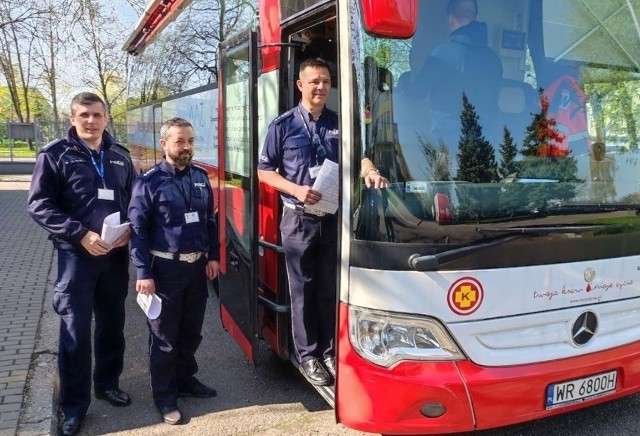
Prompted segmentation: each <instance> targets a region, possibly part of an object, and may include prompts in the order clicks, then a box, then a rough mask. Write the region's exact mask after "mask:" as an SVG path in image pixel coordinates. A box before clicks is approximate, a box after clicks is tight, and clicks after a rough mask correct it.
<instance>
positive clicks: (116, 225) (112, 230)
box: [100, 212, 129, 245]
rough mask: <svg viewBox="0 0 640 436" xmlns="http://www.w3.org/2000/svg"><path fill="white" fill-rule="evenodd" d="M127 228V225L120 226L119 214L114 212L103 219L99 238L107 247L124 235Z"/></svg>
mask: <svg viewBox="0 0 640 436" xmlns="http://www.w3.org/2000/svg"><path fill="white" fill-rule="evenodd" d="M128 228H129V223H122V224H120V212H114V213H112V214H111V215H108V216H107V217H105V219H104V221H103V222H102V234H101V235H100V237H101V238H102V239H103V240H104V241H105V242H106V243H107V244H109V245H111V244H113V243H114V242H116V241H117V240H118V238H119V237H120V236H122V235H124V234H125V233H126V231H127V229H128Z"/></svg>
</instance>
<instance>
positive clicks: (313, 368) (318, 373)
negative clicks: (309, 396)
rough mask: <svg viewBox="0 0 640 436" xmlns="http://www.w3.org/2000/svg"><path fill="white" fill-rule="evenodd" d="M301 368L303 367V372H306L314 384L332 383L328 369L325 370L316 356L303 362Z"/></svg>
mask: <svg viewBox="0 0 640 436" xmlns="http://www.w3.org/2000/svg"><path fill="white" fill-rule="evenodd" d="M300 368H301V369H302V374H304V376H305V377H306V378H307V380H309V382H310V383H311V384H312V385H316V386H328V385H329V384H331V377H329V374H328V373H327V371H325V369H324V368H323V367H322V365H320V362H319V361H318V359H316V358H315V357H314V358H313V359H311V360H307V361H306V362H302V363H301V364H300Z"/></svg>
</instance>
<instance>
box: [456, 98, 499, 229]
mask: <svg viewBox="0 0 640 436" xmlns="http://www.w3.org/2000/svg"><path fill="white" fill-rule="evenodd" d="M460 124H461V129H460V143H459V148H458V172H457V174H456V177H455V180H457V181H459V182H468V183H465V184H461V185H459V186H458V189H457V193H458V200H459V202H460V207H459V212H460V214H461V216H460V218H461V219H463V220H466V219H479V218H481V217H489V216H492V215H494V214H495V211H496V206H497V198H496V195H495V191H496V189H497V188H498V186H497V185H496V186H495V187H489V186H487V184H489V183H494V182H497V181H498V165H497V164H496V157H495V151H494V149H493V146H492V145H491V143H490V142H489V141H487V140H486V139H485V137H484V135H483V134H482V126H481V125H480V122H479V117H478V114H477V112H476V109H475V107H474V106H473V104H471V102H470V101H469V99H468V97H467V96H466V94H462V112H461V114H460Z"/></svg>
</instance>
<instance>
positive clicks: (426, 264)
mask: <svg viewBox="0 0 640 436" xmlns="http://www.w3.org/2000/svg"><path fill="white" fill-rule="evenodd" d="M623 227H625V226H624V225H623V224H593V225H584V226H566V225H557V226H537V227H535V226H533V227H482V228H476V231H477V232H478V233H485V234H486V233H494V234H509V235H511V236H505V237H502V238H497V239H492V240H491V241H487V242H482V243H479V244H474V245H468V246H465V247H460V248H454V249H452V250H447V251H442V252H440V253H436V254H427V255H421V254H418V253H416V254H412V255H411V256H409V259H408V260H409V266H410V267H411V268H413V269H415V270H416V271H436V270H437V269H438V268H439V267H440V264H443V263H446V262H451V261H452V260H456V259H460V258H463V257H465V256H468V255H470V254H472V253H474V252H476V251H482V250H486V249H488V248H491V247H494V246H496V245H501V244H505V243H508V242H511V241H513V240H514V239H518V238H520V237H522V236H523V235H532V236H534V235H535V236H540V235H547V234H550V233H586V232H597V231H601V230H611V229H616V228H623Z"/></svg>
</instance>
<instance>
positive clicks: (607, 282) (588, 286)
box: [125, 0, 640, 434]
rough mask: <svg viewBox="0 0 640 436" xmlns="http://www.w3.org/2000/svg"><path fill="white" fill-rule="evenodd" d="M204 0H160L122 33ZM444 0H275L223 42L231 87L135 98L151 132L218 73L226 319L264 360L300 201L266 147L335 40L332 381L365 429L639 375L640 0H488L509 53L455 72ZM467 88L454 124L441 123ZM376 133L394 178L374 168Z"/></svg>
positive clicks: (439, 419) (210, 156) (340, 415)
mask: <svg viewBox="0 0 640 436" xmlns="http://www.w3.org/2000/svg"><path fill="white" fill-rule="evenodd" d="M188 3H189V1H181V0H154V1H152V2H151V3H150V4H149V6H148V8H147V11H146V13H145V15H144V17H143V18H141V20H140V22H139V24H138V26H137V28H136V29H135V31H134V32H133V33H132V34H131V36H130V37H129V39H128V41H127V43H126V45H125V49H126V50H127V51H129V52H130V53H132V54H137V53H139V52H140V51H142V50H143V49H144V48H145V47H146V46H147V45H148V44H150V43H151V41H152V40H153V38H154V36H156V34H157V32H158V31H159V30H160V29H162V28H164V27H165V26H166V24H167V22H166V20H170V19H172V18H173V17H175V15H176V13H177V12H176V11H179V10H181V9H182V8H183V7H185V6H186V4H188ZM447 3H448V2H447V0H429V1H426V0H423V1H418V0H385V1H377V0H376V1H373V0H344V1H342V0H341V1H335V0H334V1H331V0H315V1H314V0H260V1H258V2H256V5H255V8H256V11H257V12H258V21H256V20H255V19H252V20H249V22H247V23H246V28H245V29H239V30H238V32H237V33H236V34H234V35H233V36H231V37H230V38H229V39H227V40H226V41H224V42H223V43H222V44H220V45H219V63H218V73H219V75H218V83H217V89H216V90H213V89H206V90H205V89H201V90H199V91H196V92H194V93H191V94H190V95H188V96H186V97H185V96H181V97H180V96H179V97H178V98H173V97H170V98H167V99H165V100H164V101H160V102H154V103H153V104H149V105H147V106H145V107H144V108H137V109H135V108H134V109H132V110H131V111H130V114H131V115H132V118H131V120H130V123H129V124H130V126H129V127H130V135H131V136H130V138H131V141H130V145H131V146H142V149H153V144H154V143H155V142H157V141H155V140H153V134H156V135H157V132H155V130H156V129H157V125H158V123H159V122H161V121H162V120H163V119H164V118H167V117H169V116H171V115H174V114H184V115H185V117H187V118H190V119H191V120H192V121H194V119H193V118H194V114H195V113H196V112H193V111H191V109H189V108H188V107H187V108H186V109H185V107H184V106H183V105H182V103H183V102H184V101H187V100H188V101H190V103H189V104H192V105H193V104H194V103H193V99H194V98H197V97H199V96H200V94H201V93H207V92H215V93H216V97H217V102H214V101H213V100H214V99H215V98H216V97H214V98H210V97H206V98H205V99H203V100H202V102H205V101H206V103H205V104H208V105H210V106H209V107H207V108H206V109H205V110H206V114H207V115H206V116H204V117H202V118H201V119H202V120H204V121H205V123H204V124H203V125H202V126H198V125H197V126H196V134H197V135H198V144H197V147H198V148H199V150H198V152H197V154H196V157H197V158H198V159H199V160H200V161H201V162H202V163H203V164H205V165H207V167H208V168H209V171H210V174H211V180H212V186H214V190H215V195H216V197H217V204H218V206H219V209H218V213H219V223H220V238H221V241H222V247H223V253H222V262H221V275H220V278H219V284H218V285H219V298H220V312H221V317H222V323H223V325H224V327H225V328H226V330H228V331H229V333H230V334H231V335H233V337H234V338H235V340H236V341H237V343H238V344H239V346H240V348H241V349H242V350H243V352H244V353H245V354H246V355H247V357H248V359H249V360H250V361H252V362H254V363H255V362H256V359H257V354H256V349H257V347H258V345H259V343H260V341H265V342H266V343H267V344H268V345H269V346H270V347H271V348H272V349H273V350H275V352H276V353H277V354H278V355H279V356H280V357H282V359H289V358H290V356H292V353H291V352H290V347H291V339H290V319H289V318H290V314H289V306H288V301H289V300H288V291H287V279H286V271H285V267H284V259H283V254H282V250H281V246H280V244H279V231H278V221H279V218H280V215H281V211H282V205H281V203H280V200H279V196H278V195H277V193H276V192H275V191H274V190H272V189H270V188H269V187H267V186H264V185H262V184H259V182H258V180H257V177H256V170H255V168H256V163H257V157H258V156H259V153H260V150H261V147H262V144H263V139H264V136H265V132H266V128H267V126H268V124H269V122H270V121H271V120H272V119H273V118H275V117H276V116H277V115H278V114H279V113H281V112H283V111H285V110H286V109H288V108H291V107H293V106H295V105H296V104H297V102H298V100H299V94H298V91H297V89H296V87H295V79H296V77H297V68H298V65H299V64H300V62H301V61H302V60H303V59H304V58H306V57H308V56H321V57H323V58H325V59H326V60H327V61H329V62H330V64H331V66H332V71H331V73H332V79H333V80H332V82H333V86H334V88H335V89H334V90H333V93H332V94H333V97H335V98H334V99H332V101H330V103H329V105H330V106H331V107H332V108H333V109H335V110H336V111H338V113H339V115H340V137H341V144H342V147H341V154H340V161H341V165H340V175H341V178H340V208H339V211H338V214H339V218H340V222H341V226H340V235H339V241H340V242H339V259H340V265H339V267H338V271H339V274H338V277H336V278H335V280H337V283H338V289H339V296H338V301H336V311H337V313H338V317H337V318H338V323H337V326H336V337H337V341H336V342H337V380H336V383H335V385H334V386H331V387H327V388H320V391H321V393H322V394H323V395H324V397H325V398H326V399H327V400H328V401H329V402H330V403H331V404H333V405H334V407H335V414H336V419H337V421H339V422H341V423H342V424H344V425H346V426H348V427H351V428H354V429H359V430H363V431H370V432H377V433H389V434H391V433H392V434H426V433H450V432H463V431H470V430H476V429H487V428H493V427H498V426H504V425H509V424H514V423H519V422H524V421H529V420H534V419H538V418H543V417H548V416H551V415H556V414H560V413H564V412H569V411H573V410H576V409H579V408H583V407H588V406H591V405H595V404H599V403H602V402H605V401H610V400H614V399H617V398H620V397H623V396H628V395H631V394H634V393H636V392H638V391H640V365H639V364H638V362H640V217H639V214H640V176H639V174H640V150H639V149H638V146H639V143H638V137H639V135H640V24H639V22H640V0H606V1H597V2H594V1H586V0H478V5H479V14H478V20H479V21H481V22H484V23H486V30H487V32H486V36H487V42H488V47H489V48H490V49H491V50H492V51H493V52H494V53H495V54H496V55H497V56H498V57H499V59H500V63H501V65H502V75H501V77H499V80H498V81H497V82H496V83H493V82H492V83H489V82H486V83H475V84H474V83H473V79H474V77H476V78H480V77H484V76H485V74H484V73H485V71H484V70H483V68H485V67H484V66H483V64H482V63H478V64H475V65H472V66H471V67H470V68H472V71H471V74H469V71H467V72H466V75H464V77H465V79H464V80H462V79H461V78H460V77H462V76H458V74H462V73H461V72H459V71H453V72H452V73H451V74H449V75H445V76H444V77H440V78H439V79H438V80H440V81H439V82H437V84H436V85H434V84H433V83H429V81H430V80H431V79H430V77H431V76H434V75H435V72H436V70H437V68H439V67H438V64H437V62H435V63H434V62H433V56H434V55H433V53H434V51H436V52H437V49H436V47H438V46H439V44H441V43H443V42H444V41H447V39H448V28H447V12H446V8H447ZM472 42H473V41H472ZM476 42H478V41H476ZM431 73H434V74H431ZM452 80H453V81H454V82H453V83H451V81H452ZM455 80H457V82H455ZM490 86H496V89H488V88H489V87H490ZM443 90H448V92H444V93H443V92H442V91H443ZM479 91H490V92H484V93H483V92H479ZM483 95H484V97H483ZM490 95H493V96H495V99H494V100H492V101H491V102H490V103H491V105H493V106H492V107H493V108H494V109H493V110H492V111H491V112H489V113H484V112H482V108H483V107H484V106H486V105H485V103H486V102H483V101H481V99H482V98H489V97H487V96H490ZM491 98H494V97H491ZM447 106H450V107H454V108H455V110H457V111H458V112H457V113H456V112H454V117H453V118H452V119H453V120H454V125H455V128H456V130H455V132H454V135H453V136H454V137H455V139H454V140H451V139H450V137H451V135H449V136H447V135H444V134H439V133H437V132H438V127H441V126H440V124H441V123H440V118H439V117H440V115H441V114H440V113H439V112H441V111H442V110H443V108H445V107H447ZM170 107H173V109H168V108H170ZM143 112H145V113H146V115H145V114H143ZM203 113H204V112H203ZM450 120H451V117H450ZM216 122H217V126H216V125H215V124H214V123H216ZM138 129H145V131H146V133H147V136H144V135H138V134H139V133H140V132H138ZM154 132H155V133H154ZM136 135H138V136H136ZM200 138H202V140H200ZM216 141H217V142H216ZM134 154H135V155H136V156H138V155H141V153H140V152H139V151H134ZM362 156H367V157H370V158H371V159H372V160H373V162H374V163H375V165H376V167H377V168H379V169H380V170H381V172H382V173H383V175H385V176H386V177H387V178H388V179H389V181H390V183H391V187H390V188H388V189H386V190H383V191H377V190H367V189H366V188H365V187H364V186H363V183H362V180H361V178H360V177H359V172H360V160H361V157H362ZM294 363H295V362H294Z"/></svg>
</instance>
